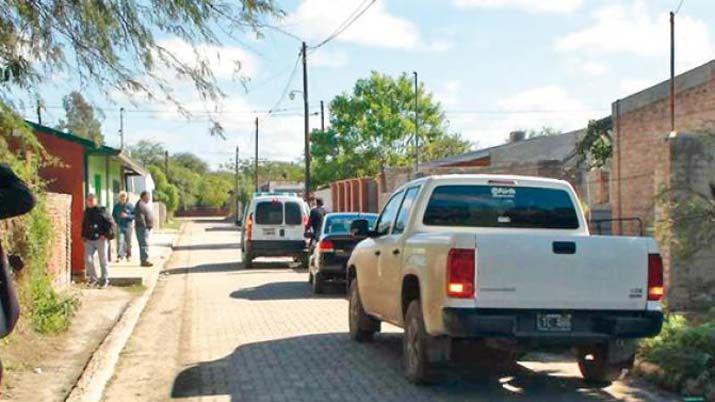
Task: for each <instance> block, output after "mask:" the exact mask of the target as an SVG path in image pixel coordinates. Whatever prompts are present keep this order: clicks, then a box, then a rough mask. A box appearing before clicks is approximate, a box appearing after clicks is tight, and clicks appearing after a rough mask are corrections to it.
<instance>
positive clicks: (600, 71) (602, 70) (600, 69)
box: [581, 61, 608, 76]
mask: <svg viewBox="0 0 715 402" xmlns="http://www.w3.org/2000/svg"><path fill="white" fill-rule="evenodd" d="M581 69H582V70H583V72H584V73H586V74H587V75H590V76H601V75H604V74H606V73H607V72H608V66H606V65H605V64H603V63H598V62H595V61H587V62H584V63H583V64H582V65H581Z"/></svg>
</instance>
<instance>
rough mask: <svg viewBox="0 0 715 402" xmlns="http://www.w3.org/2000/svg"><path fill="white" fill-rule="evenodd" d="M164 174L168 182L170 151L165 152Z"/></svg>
mask: <svg viewBox="0 0 715 402" xmlns="http://www.w3.org/2000/svg"><path fill="white" fill-rule="evenodd" d="M164 173H165V174H166V180H167V181H168V180H169V151H164Z"/></svg>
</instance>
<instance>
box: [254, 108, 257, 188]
mask: <svg viewBox="0 0 715 402" xmlns="http://www.w3.org/2000/svg"><path fill="white" fill-rule="evenodd" d="M253 181H254V184H255V187H256V192H258V117H256V161H255V165H254V166H253Z"/></svg>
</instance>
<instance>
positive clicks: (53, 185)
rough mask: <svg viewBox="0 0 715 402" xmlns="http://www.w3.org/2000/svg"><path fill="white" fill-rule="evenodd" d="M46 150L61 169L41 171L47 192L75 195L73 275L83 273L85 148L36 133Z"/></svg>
mask: <svg viewBox="0 0 715 402" xmlns="http://www.w3.org/2000/svg"><path fill="white" fill-rule="evenodd" d="M36 135H37V138H38V139H39V140H40V143H42V145H43V146H44V148H45V150H46V151H47V152H48V153H49V154H50V155H52V156H54V157H56V158H57V159H59V161H60V164H61V165H60V166H53V167H46V168H43V169H42V170H40V177H41V178H42V179H44V180H45V181H47V183H48V184H47V190H48V191H51V192H55V193H61V194H69V195H71V196H72V212H71V221H72V258H71V267H72V272H73V273H75V274H81V273H82V272H84V257H83V255H84V243H83V242H82V216H83V211H84V174H85V173H84V172H85V166H84V151H85V149H84V147H82V146H81V145H79V144H75V143H73V142H70V141H67V140H63V139H60V138H57V137H55V136H53V135H50V134H45V133H41V132H36Z"/></svg>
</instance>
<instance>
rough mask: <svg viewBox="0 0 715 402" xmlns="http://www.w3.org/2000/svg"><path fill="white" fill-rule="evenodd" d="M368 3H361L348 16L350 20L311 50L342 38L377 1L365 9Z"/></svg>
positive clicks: (371, 0)
mask: <svg viewBox="0 0 715 402" xmlns="http://www.w3.org/2000/svg"><path fill="white" fill-rule="evenodd" d="M367 1H368V0H365V1H363V2H362V3H360V5H359V6H358V7H357V8H356V9H355V10H354V11H353V12H352V13H350V15H349V16H348V18H347V19H345V21H343V22H342V23H341V24H340V25H339V26H338V28H337V29H336V30H335V31H333V33H332V34H330V35H328V37H327V38H325V39H323V40H322V41H321V42H320V43H318V44H317V45H315V46H310V48H311V50H315V49H318V48H319V47H321V46H323V45H326V44H327V43H329V42H330V41H332V40H333V39H335V38H337V37H338V36H340V34H342V33H343V32H345V30H347V29H348V28H349V27H350V26H351V25H352V24H353V23H354V22H355V21H357V20H358V19H359V18H360V17H362V15H363V14H365V12H367V10H369V9H370V7H372V6H373V5H374V4H375V3H376V2H377V0H370V3H368V4H367V6H365V7H364V8H363V6H364V5H365V3H366V2H367Z"/></svg>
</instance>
